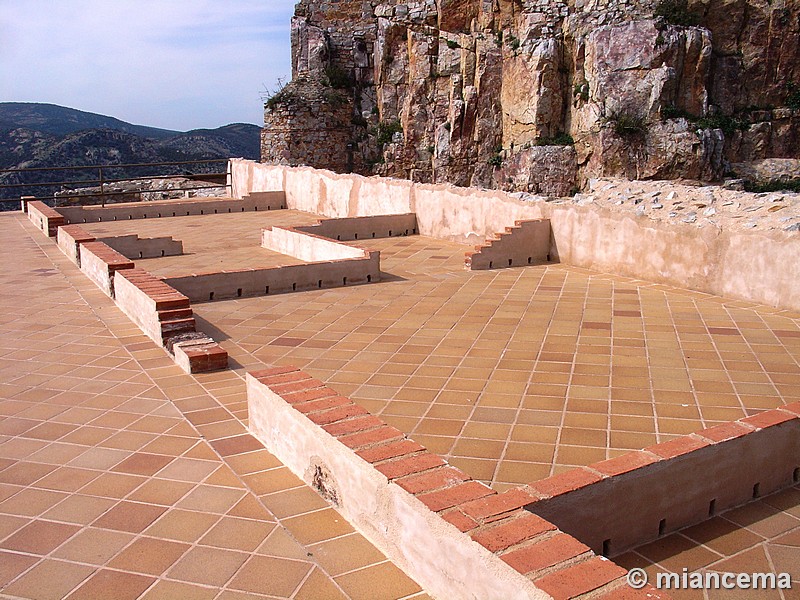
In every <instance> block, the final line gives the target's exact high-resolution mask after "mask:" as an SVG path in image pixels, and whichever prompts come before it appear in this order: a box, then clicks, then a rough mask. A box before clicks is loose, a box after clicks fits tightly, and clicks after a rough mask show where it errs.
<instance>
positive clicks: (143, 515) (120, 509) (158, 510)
mask: <svg viewBox="0 0 800 600" xmlns="http://www.w3.org/2000/svg"><path fill="white" fill-rule="evenodd" d="M166 510H167V509H166V507H164V506H154V505H152V504H139V503H135V502H120V503H118V504H116V505H115V506H114V507H113V508H111V509H110V510H109V511H108V512H107V513H105V514H104V515H103V516H102V517H100V518H99V519H97V520H96V521H95V522H94V523H93V526H94V527H102V528H103V529H113V530H115V531H127V532H130V533H141V532H142V531H144V530H145V529H146V528H147V527H149V526H150V524H152V523H153V521H155V520H156V519H158V517H160V516H161V515H162V514H163V513H164V512H165V511H166Z"/></svg>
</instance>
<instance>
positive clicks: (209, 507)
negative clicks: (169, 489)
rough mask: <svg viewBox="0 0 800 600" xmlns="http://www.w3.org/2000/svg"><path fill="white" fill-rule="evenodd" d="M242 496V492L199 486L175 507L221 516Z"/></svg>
mask: <svg viewBox="0 0 800 600" xmlns="http://www.w3.org/2000/svg"><path fill="white" fill-rule="evenodd" d="M244 494H245V491H244V490H237V489H231V488H224V487H217V486H210V485H199V486H197V487H196V488H194V489H193V490H192V491H191V492H189V493H188V494H187V495H186V496H185V497H184V498H183V499H182V500H181V501H180V502H178V503H177V505H176V506H177V507H179V508H183V509H186V510H198V511H205V512H210V513H220V514H222V513H226V512H228V511H229V510H230V509H231V508H232V507H233V506H234V505H235V504H236V503H237V502H239V500H241V498H242V496H244Z"/></svg>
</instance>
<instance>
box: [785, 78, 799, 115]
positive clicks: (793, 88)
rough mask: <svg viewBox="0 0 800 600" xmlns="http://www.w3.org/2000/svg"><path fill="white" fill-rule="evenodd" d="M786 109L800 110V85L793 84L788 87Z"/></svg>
mask: <svg viewBox="0 0 800 600" xmlns="http://www.w3.org/2000/svg"><path fill="white" fill-rule="evenodd" d="M786 92H787V95H786V107H787V108H791V109H792V110H798V109H800V85H797V84H796V83H794V82H792V83H790V84H789V85H787V86H786Z"/></svg>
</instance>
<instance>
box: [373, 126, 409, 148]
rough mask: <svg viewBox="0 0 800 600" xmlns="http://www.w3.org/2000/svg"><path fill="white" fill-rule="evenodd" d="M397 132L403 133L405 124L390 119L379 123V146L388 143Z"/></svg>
mask: <svg viewBox="0 0 800 600" xmlns="http://www.w3.org/2000/svg"><path fill="white" fill-rule="evenodd" d="M395 133H403V126H402V125H401V124H400V121H389V122H386V123H378V130H377V135H378V146H379V147H381V146H383V145H384V144H388V143H390V142H391V141H392V138H393V137H394V134H395Z"/></svg>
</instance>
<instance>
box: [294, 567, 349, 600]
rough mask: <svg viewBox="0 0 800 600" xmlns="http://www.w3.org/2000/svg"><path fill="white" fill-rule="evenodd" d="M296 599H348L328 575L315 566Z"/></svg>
mask: <svg viewBox="0 0 800 600" xmlns="http://www.w3.org/2000/svg"><path fill="white" fill-rule="evenodd" d="M294 598H295V600H347V596H345V595H344V593H343V592H342V591H341V589H339V587H338V586H337V585H336V584H335V583H334V582H333V581H331V580H330V579H329V578H328V576H327V575H325V574H324V573H322V572H321V571H320V570H319V569H317V568H315V569H314V570H313V571H312V572H311V574H310V575H309V576H308V578H307V579H306V580H305V582H303V585H302V586H301V587H300V590H299V591H298V592H297V593H296V594H295V596H294Z"/></svg>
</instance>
